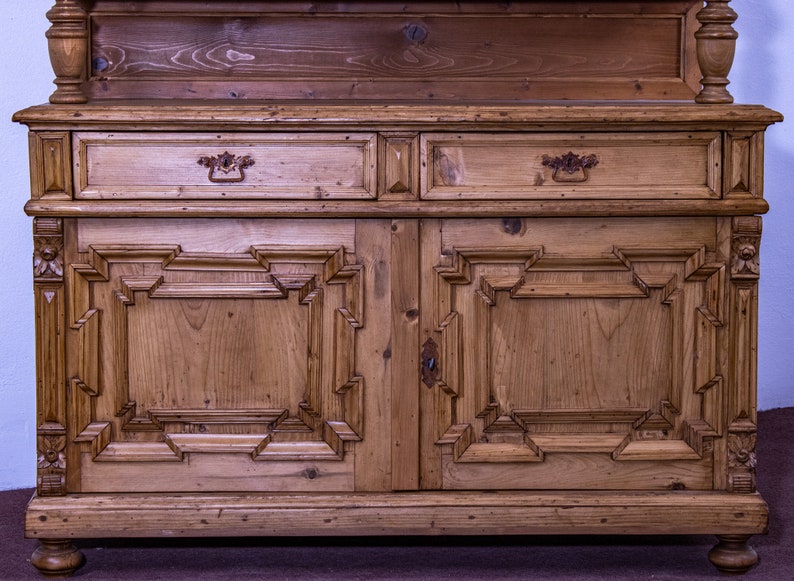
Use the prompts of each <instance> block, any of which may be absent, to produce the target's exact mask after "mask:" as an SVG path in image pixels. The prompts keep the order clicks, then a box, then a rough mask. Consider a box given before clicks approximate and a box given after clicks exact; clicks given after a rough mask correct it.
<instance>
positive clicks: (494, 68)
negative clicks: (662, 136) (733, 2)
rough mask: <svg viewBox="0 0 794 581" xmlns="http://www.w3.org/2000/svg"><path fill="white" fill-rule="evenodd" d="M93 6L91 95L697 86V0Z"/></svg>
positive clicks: (504, 92)
mask: <svg viewBox="0 0 794 581" xmlns="http://www.w3.org/2000/svg"><path fill="white" fill-rule="evenodd" d="M95 4H96V5H95V9H94V11H93V15H92V17H91V19H90V22H89V25H88V26H89V27H90V30H91V46H90V52H91V62H92V70H91V71H90V73H89V82H88V83H87V85H88V89H87V90H88V92H89V94H90V95H91V96H92V97H94V98H152V97H154V98H161V97H175V96H176V97H180V98H191V99H193V98H212V99H262V98H276V99H280V98H287V99H296V98H297V99H307V98H308V99H340V98H355V99H384V98H385V99H428V98H429V99H452V100H463V101H466V100H473V99H491V100H493V99H499V100H515V99H539V98H540V99H583V98H588V99H592V98H606V99H692V97H693V96H694V94H696V93H697V90H698V88H697V82H698V77H697V73H696V71H695V69H694V65H695V62H694V61H691V60H688V59H687V58H686V56H685V55H686V54H687V53H688V52H689V51H690V50H691V48H690V46H689V44H691V45H692V46H693V45H694V37H693V34H692V33H693V32H694V30H695V28H696V26H697V21H696V19H695V13H694V11H693V8H694V7H696V5H697V2H694V1H688V2H687V1H678V2H662V3H651V6H650V13H651V14H653V18H649V17H648V12H649V6H648V5H647V3H646V4H643V3H638V2H609V3H606V4H605V3H594V2H573V3H569V4H570V6H569V7H568V8H567V9H566V10H563V11H561V12H560V11H558V10H557V7H555V6H554V4H553V3H548V2H545V3H544V2H512V3H510V4H509V5H508V4H504V5H497V4H493V3H490V4H489V3H485V2H479V3H467V4H468V5H464V6H462V7H461V4H460V3H458V4H452V3H443V2H433V3H412V4H411V3H409V4H408V5H406V4H405V3H403V2H399V3H397V2H378V3H368V2H367V3H365V2H353V3H346V4H345V6H344V9H343V8H342V7H341V6H340V5H339V4H338V3H334V2H319V3H313V4H312V5H311V6H309V5H302V4H301V3H293V5H291V6H290V5H289V4H288V3H275V2H260V3H248V4H246V3H235V5H234V6H228V5H227V6H224V7H223V10H222V11H220V12H213V13H210V14H208V13H207V11H206V9H205V7H204V6H205V5H203V4H201V3H182V4H180V5H179V8H178V10H177V11H176V13H174V12H170V13H169V12H167V8H161V9H162V10H163V11H164V12H166V15H164V16H162V17H158V18H149V17H143V18H142V17H140V15H139V14H136V15H128V14H123V13H122V14H119V13H117V12H115V11H114V10H113V8H114V7H115V6H116V5H118V3H113V2H110V3H105V2H96V3H95ZM144 4H146V3H144ZM343 10H344V11H343ZM258 12H276V14H274V15H269V16H266V17H263V16H259V15H258V14H257V13H258ZM594 12H597V13H598V16H597V18H595V19H590V18H585V17H584V16H585V15H591V14H592V13H594ZM148 15H149V14H147V16H148ZM165 38H167V39H168V41H167V42H163V39H165ZM197 39H200V40H198V43H197V44H196V40H197ZM681 39H685V43H686V44H683V45H682V43H681ZM306 46H311V50H309V51H307V50H305V47H306ZM550 47H554V48H553V50H550ZM484 81H485V82H484Z"/></svg>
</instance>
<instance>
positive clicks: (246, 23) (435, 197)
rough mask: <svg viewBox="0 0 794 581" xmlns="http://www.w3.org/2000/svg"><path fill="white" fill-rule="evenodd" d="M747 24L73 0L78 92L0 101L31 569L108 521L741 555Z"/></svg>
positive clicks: (747, 462) (763, 512) (61, 38)
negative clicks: (684, 547) (634, 543)
mask: <svg viewBox="0 0 794 581" xmlns="http://www.w3.org/2000/svg"><path fill="white" fill-rule="evenodd" d="M728 4H729V1H728V0H707V2H705V4H704V2H702V1H699V0H649V1H644V0H628V1H619V0H614V1H613V0H597V1H596V0H571V1H570V2H551V1H548V0H545V1H544V0H522V1H519V2H509V3H493V2H477V1H474V2H468V1H467V2H456V3H449V2H440V1H439V2H436V1H431V2H396V1H393V0H378V1H376V2H364V1H363V0H353V1H351V2H344V3H340V2H334V1H332V0H328V1H326V0H319V1H317V2H311V3H310V2H287V1H280V0H240V1H239V2H231V3H230V2H224V3H222V5H221V3H207V2H205V1H204V0H165V1H163V2H130V1H127V0H93V1H91V2H77V1H75V0H55V7H54V8H53V9H52V10H51V11H50V13H48V14H49V17H50V20H51V21H52V23H53V26H52V28H51V29H50V31H49V32H48V38H49V40H50V48H51V50H52V53H53V54H52V60H53V66H54V69H55V71H56V74H57V75H58V78H57V79H56V84H57V85H58V86H59V88H58V90H57V91H56V93H55V94H54V95H53V98H52V100H53V101H57V102H59V104H58V105H57V106H52V105H48V106H38V107H31V108H29V109H26V110H24V111H21V112H19V113H17V114H16V115H15V116H14V120H15V121H18V122H21V123H25V124H27V125H28V126H29V128H30V131H31V135H30V140H29V146H30V160H31V200H30V201H29V202H28V204H27V205H26V207H25V210H26V212H27V213H28V214H30V215H31V216H33V217H34V220H35V221H34V256H33V280H34V291H35V296H36V312H35V315H36V340H37V360H36V364H37V406H38V409H37V447H38V459H37V468H38V473H37V476H38V495H37V496H36V497H35V498H34V499H33V500H32V501H31V503H30V506H29V508H28V511H27V517H26V519H27V521H26V534H28V535H29V536H30V537H35V538H38V539H40V540H41V541H42V543H41V546H40V548H39V549H38V550H37V552H36V553H35V554H34V556H33V558H32V563H33V564H34V565H35V566H36V567H38V568H39V569H40V570H41V571H42V572H44V573H45V574H49V575H62V574H66V573H69V572H71V571H72V570H74V568H75V567H79V566H80V564H81V563H82V555H81V554H80V552H79V551H78V550H77V549H76V548H75V547H74V546H73V545H72V544H71V543H70V542H69V539H72V538H80V537H97V536H222V535H252V536H262V535H320V534H333V535H370V534H378V535H388V534H423V535H436V534H477V535H482V534H532V533H538V534H549V533H551V534H568V533H572V532H573V533H604V532H610V533H626V534H649V533H665V534H668V533H669V534H681V533H693V534H701V533H715V534H717V535H718V536H719V539H720V540H719V544H718V545H717V546H716V547H715V548H714V549H713V550H712V552H711V553H710V558H711V560H712V562H713V563H714V564H715V565H716V566H717V567H718V568H720V570H723V571H727V572H740V571H743V570H745V569H746V568H747V567H750V566H752V565H753V564H754V563H755V562H757V555H756V554H755V553H754V552H753V551H752V549H750V548H749V547H748V546H747V543H746V541H747V537H748V536H749V535H752V534H755V533H760V532H763V531H764V530H765V528H766V524H767V519H768V513H767V508H766V505H765V504H764V502H763V500H762V499H761V498H760V497H759V496H758V495H757V494H756V493H755V473H756V467H757V458H756V455H755V446H756V440H757V428H756V418H755V414H756V410H755V406H756V399H755V398H756V394H755V391H756V374H757V361H756V350H757V341H758V339H757V320H756V319H757V314H756V308H757V301H758V283H759V277H760V260H759V246H760V241H761V219H760V217H759V215H760V214H763V213H764V212H766V211H767V210H768V209H769V206H768V204H767V202H766V201H765V200H764V199H763V186H762V184H763V139H764V131H765V129H766V127H767V126H768V125H770V124H771V123H775V122H778V121H780V120H781V119H782V118H781V116H780V115H779V114H778V113H776V112H774V111H770V110H768V109H766V108H764V107H762V106H757V105H745V106H742V105H728V104H727V103H728V102H729V101H730V100H731V98H730V95H729V93H728V92H727V90H726V89H725V86H726V85H727V82H728V71H729V69H730V58H731V55H732V52H733V47H734V44H735V42H734V41H735V31H734V30H733V28H732V26H731V23H732V22H733V20H734V19H735V13H734V12H733V10H731V9H730V8H729V7H728ZM89 32H90V40H89V38H88V37H89V34H88V33H89ZM89 42H90V47H89ZM86 66H90V67H91V69H92V71H90V72H89V71H86V70H85V68H86ZM699 68H700V70H699ZM701 77H702V85H703V90H702V91H701V92H700V93H699V95H698V97H697V98H696V99H695V100H696V101H697V103H695V102H692V101H693V97H695V95H696V94H698V91H700V86H699V83H698V80H699V79H700V78H701ZM552 98H553V99H560V100H558V101H550V100H549V99H552ZM573 99H576V100H575V101H574V100H573ZM582 99H586V100H582ZM86 100H88V101H89V102H88V103H83V101H86ZM637 100H639V101H637ZM709 103H714V104H709Z"/></svg>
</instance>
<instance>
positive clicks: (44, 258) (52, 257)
mask: <svg viewBox="0 0 794 581" xmlns="http://www.w3.org/2000/svg"><path fill="white" fill-rule="evenodd" d="M62 252H63V237H61V236H36V237H34V248H33V276H35V277H36V278H62V277H63V258H62V256H61V255H62Z"/></svg>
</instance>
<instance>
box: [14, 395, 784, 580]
mask: <svg viewBox="0 0 794 581" xmlns="http://www.w3.org/2000/svg"><path fill="white" fill-rule="evenodd" d="M758 424H759V426H758V431H759V438H758V460H759V469H758V471H759V473H758V487H759V490H760V491H761V493H762V494H763V495H764V498H765V499H766V501H767V502H768V503H769V505H770V510H771V524H770V529H769V534H768V535H765V536H758V537H755V538H754V539H753V543H752V544H753V545H754V546H755V548H756V550H757V551H758V553H759V555H760V556H761V563H760V564H759V565H758V566H757V567H756V568H755V569H753V570H752V571H750V572H749V573H748V574H747V575H745V577H744V578H745V579H748V580H763V581H789V580H792V579H794V531H792V527H794V408H783V409H776V410H770V411H765V412H761V414H760V415H759V422H758ZM31 493H32V491H31V490H11V491H6V492H0V579H2V580H3V581H5V580H8V581H23V580H26V579H41V578H42V577H40V576H39V575H38V573H37V572H36V571H35V570H34V569H33V568H32V566H31V565H30V563H29V561H28V560H29V558H30V554H31V552H32V551H33V550H34V549H35V547H36V542H35V541H30V540H27V539H24V538H23V532H22V516H23V512H24V509H25V504H26V502H27V500H28V499H29V498H30V495H31ZM713 544H714V539H713V538H712V537H701V536H696V537H675V536H673V537H603V536H590V537H521V538H503V539H500V538H492V537H476V538H464V539H435V538H432V539H427V538H414V537H412V538H408V539H406V538H355V539H288V540H283V539H275V540H273V539H244V540H234V539H232V540H230V539H210V540H207V539H204V540H192V539H182V540H163V539H153V540H124V541H113V540H97V541H81V542H80V543H79V546H80V547H81V548H82V549H83V552H84V553H85V555H86V557H87V564H86V565H85V567H83V568H82V569H80V570H79V571H78V572H77V573H75V575H74V578H75V579H86V580H103V581H117V580H118V581H123V580H147V581H157V580H168V581H180V580H183V579H190V580H191V581H196V580H210V581H223V580H229V581H232V580H234V581H237V580H243V579H261V580H268V581H288V580H314V579H317V580H320V579H322V580H323V581H355V580H367V581H369V580H400V581H403V580H405V581H408V580H420V579H421V580H433V581H442V580H450V581H451V580H454V581H479V580H489V581H492V580H493V581H496V580H519V579H520V580H525V581H526V580H550V581H551V580H554V581H557V580H566V579H576V580H595V579H609V580H610V581H640V580H646V579H653V580H659V581H664V580H671V581H672V580H676V581H677V580H682V579H719V578H721V576H720V575H719V574H718V573H717V572H716V570H715V569H714V568H713V567H712V565H711V564H710V563H709V561H708V559H707V557H706V553H707V552H708V550H709V548H710V547H711V546H712V545H713Z"/></svg>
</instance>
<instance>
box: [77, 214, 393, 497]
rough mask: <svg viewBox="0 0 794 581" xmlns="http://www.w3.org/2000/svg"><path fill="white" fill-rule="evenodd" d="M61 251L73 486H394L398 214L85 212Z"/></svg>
mask: <svg viewBox="0 0 794 581" xmlns="http://www.w3.org/2000/svg"><path fill="white" fill-rule="evenodd" d="M64 241H65V242H64V257H65V260H64V262H65V269H64V270H65V272H64V278H65V286H66V296H67V297H68V299H67V305H66V309H65V311H66V312H65V317H66V328H67V339H66V378H67V409H68V419H69V425H68V428H67V430H68V437H69V442H70V443H69V446H68V448H67V457H66V461H67V466H68V469H67V475H68V476H67V478H68V482H67V489H68V490H69V491H70V492H124V491H150V492H161V491H162V492H168V491H278V490H289V491H352V490H379V489H387V488H388V486H389V485H390V481H387V479H388V474H389V466H388V465H385V466H384V465H380V464H383V463H386V464H388V462H389V454H388V448H389V429H388V426H389V424H388V419H387V418H379V417H377V416H378V413H379V412H378V410H380V409H386V408H387V407H388V405H387V403H385V402H387V401H388V399H387V398H388V390H389V385H388V384H389V381H390V378H389V376H388V370H384V369H382V367H383V366H382V362H383V359H382V358H380V361H381V366H376V365H372V364H370V363H369V361H372V360H373V359H377V358H373V357H372V356H371V354H370V353H369V352H370V351H377V350H381V351H383V352H386V351H387V349H388V343H389V336H388V334H389V328H390V325H389V324H388V321H384V322H381V323H382V324H369V322H368V321H367V319H368V317H369V316H370V315H371V316H372V317H373V318H375V319H377V317H379V316H382V315H380V313H385V314H386V316H388V313H389V293H388V292H383V290H384V285H386V287H388V281H389V279H388V276H385V275H384V273H383V269H384V268H388V265H386V266H385V267H384V265H383V264H384V263H383V260H381V258H380V257H382V256H383V255H384V253H386V252H387V251H388V248H389V223H388V222H386V221H355V220H303V221H300V220H266V219H245V220H243V219H226V218H217V219H189V220H188V219H165V218H157V219H104V218H85V219H79V220H78V219H75V220H66V221H65V227H64ZM376 265H380V266H377V267H376ZM386 274H388V273H386ZM376 279H377V280H376ZM366 288H372V289H380V290H379V291H378V292H370V293H366V294H365V289H366ZM385 290H386V291H388V288H386V289H385ZM379 302H381V303H383V304H378V303H379ZM374 322H375V323H378V321H377V320H375V321H374ZM381 400H384V401H381ZM365 408H368V410H372V417H370V418H366V417H365V414H364V409H365ZM379 463H380V464H379ZM357 467H358V468H357Z"/></svg>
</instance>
